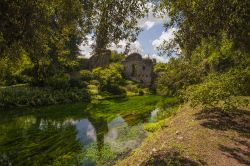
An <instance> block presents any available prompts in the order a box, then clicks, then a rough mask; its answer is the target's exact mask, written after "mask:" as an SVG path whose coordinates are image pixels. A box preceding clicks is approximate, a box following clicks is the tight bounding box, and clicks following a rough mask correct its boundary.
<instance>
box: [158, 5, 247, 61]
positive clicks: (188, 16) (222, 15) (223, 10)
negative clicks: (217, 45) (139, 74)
mask: <svg viewBox="0 0 250 166" xmlns="http://www.w3.org/2000/svg"><path fill="white" fill-rule="evenodd" d="M161 8H162V9H164V10H166V11H167V13H168V15H169V17H170V18H171V21H170V22H169V23H168V24H167V28H170V27H175V28H177V29H178V30H177V32H176V38H175V39H174V40H173V41H171V42H169V43H165V48H166V49H169V48H173V47H176V45H178V46H180V48H181V50H182V53H183V54H184V55H185V57H187V58H189V57H190V56H191V53H192V51H193V50H194V49H195V48H196V47H197V46H198V45H199V44H200V42H201V41H202V40H204V39H209V38H210V37H213V38H216V41H217V42H220V40H221V39H222V38H223V36H222V34H224V35H226V37H227V38H228V39H230V40H232V41H233V44H234V47H235V48H241V49H242V50H246V51H248V52H249V51H250V46H249V41H250V35H249V32H250V23H249V21H248V20H249V19H250V1H248V0H234V1H231V0H214V1H207V0H161ZM163 49H164V47H163Z"/></svg>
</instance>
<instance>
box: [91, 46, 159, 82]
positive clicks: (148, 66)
mask: <svg viewBox="0 0 250 166" xmlns="http://www.w3.org/2000/svg"><path fill="white" fill-rule="evenodd" d="M110 62H111V51H110V50H101V51H99V52H98V53H96V54H94V55H93V56H92V57H91V58H90V59H89V60H88V68H89V69H90V70H92V69H94V68H97V67H106V66H108V65H109V64H110ZM155 63H156V61H155V59H153V60H152V59H150V58H142V56H141V55H140V54H138V53H133V54H130V55H128V56H127V57H126V58H125V59H124V60H123V61H122V64H123V66H124V74H125V77H126V78H127V79H130V80H133V81H135V82H138V83H140V84H141V85H142V86H151V87H152V86H154V80H155V74H154V72H153V67H154V65H155Z"/></svg>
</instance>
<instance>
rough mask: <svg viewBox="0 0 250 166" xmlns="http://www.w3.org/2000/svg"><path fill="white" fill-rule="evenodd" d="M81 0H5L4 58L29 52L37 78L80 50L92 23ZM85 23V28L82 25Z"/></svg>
mask: <svg viewBox="0 0 250 166" xmlns="http://www.w3.org/2000/svg"><path fill="white" fill-rule="evenodd" d="M84 16H85V15H84V4H82V3H81V1H79V0H32V1H30V0H23V1H19V0H12V1H10V0H3V1H1V2H0V22H1V25H0V58H3V57H9V58H11V59H12V60H13V61H14V60H15V59H18V58H20V57H21V56H22V55H23V54H25V55H27V56H28V57H29V58H30V60H31V62H32V64H33V65H34V67H33V77H34V80H35V82H37V83H38V82H40V81H43V80H44V79H46V77H48V76H47V75H48V74H49V73H51V71H53V72H54V73H55V72H56V71H54V70H56V69H57V68H60V67H62V64H63V63H66V59H68V58H72V57H75V56H76V55H77V54H78V45H79V44H80V43H81V42H82V38H83V36H84V34H85V32H86V31H87V29H88V27H87V26H86V27H85V26H83V24H84ZM80 27H82V28H80Z"/></svg>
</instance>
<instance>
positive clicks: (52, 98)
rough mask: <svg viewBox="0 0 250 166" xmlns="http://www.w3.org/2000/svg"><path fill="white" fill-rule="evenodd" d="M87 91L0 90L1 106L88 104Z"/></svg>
mask: <svg viewBox="0 0 250 166" xmlns="http://www.w3.org/2000/svg"><path fill="white" fill-rule="evenodd" d="M89 100H90V96H89V93H88V92H87V90H85V89H78V88H68V89H61V90H55V89H51V88H43V89H41V88H36V87H6V88H2V89H0V106H3V107H9V106H43V105H52V104H64V103H73V102H88V101H89Z"/></svg>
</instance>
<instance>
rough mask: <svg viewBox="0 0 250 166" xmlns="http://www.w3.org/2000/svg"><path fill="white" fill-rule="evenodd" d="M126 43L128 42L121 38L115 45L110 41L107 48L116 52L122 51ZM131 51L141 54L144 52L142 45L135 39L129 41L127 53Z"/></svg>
mask: <svg viewBox="0 0 250 166" xmlns="http://www.w3.org/2000/svg"><path fill="white" fill-rule="evenodd" d="M127 43H128V41H126V40H121V41H120V42H119V43H118V44H117V45H115V44H114V43H112V44H111V46H110V47H109V49H111V50H116V51H117V52H119V53H122V52H124V51H125V48H126V46H127ZM132 52H137V53H140V54H142V55H143V54H144V50H143V47H142V45H141V43H140V42H139V41H135V42H133V43H130V48H129V53H132Z"/></svg>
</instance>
